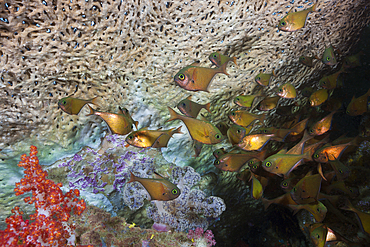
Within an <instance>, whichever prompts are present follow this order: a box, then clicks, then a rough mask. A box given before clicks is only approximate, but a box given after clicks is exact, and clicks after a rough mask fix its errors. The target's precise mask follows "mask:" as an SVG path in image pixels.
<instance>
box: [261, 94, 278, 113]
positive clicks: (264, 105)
mask: <svg viewBox="0 0 370 247" xmlns="http://www.w3.org/2000/svg"><path fill="white" fill-rule="evenodd" d="M279 99H280V97H278V96H276V97H269V98H265V99H264V100H262V101H261V102H260V103H259V105H258V110H260V111H269V110H272V109H274V108H275V107H276V106H277V103H278V101H279Z"/></svg>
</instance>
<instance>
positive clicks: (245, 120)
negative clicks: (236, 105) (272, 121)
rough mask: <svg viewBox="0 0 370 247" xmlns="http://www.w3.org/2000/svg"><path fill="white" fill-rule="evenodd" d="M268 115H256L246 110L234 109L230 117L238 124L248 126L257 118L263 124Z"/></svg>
mask: <svg viewBox="0 0 370 247" xmlns="http://www.w3.org/2000/svg"><path fill="white" fill-rule="evenodd" d="M266 117H267V115H256V114H252V113H249V112H247V111H245V110H239V111H232V112H231V113H230V114H229V118H230V120H231V121H233V122H234V123H235V124H237V125H240V126H244V127H248V126H249V125H250V124H252V123H253V122H254V121H256V120H259V121H260V122H261V123H262V124H263V121H264V120H265V118H266Z"/></svg>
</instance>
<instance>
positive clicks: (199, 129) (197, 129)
mask: <svg viewBox="0 0 370 247" xmlns="http://www.w3.org/2000/svg"><path fill="white" fill-rule="evenodd" d="M168 110H169V111H170V114H171V117H170V119H168V120H167V121H166V122H169V121H173V120H175V119H180V120H181V121H183V122H184V124H185V125H186V128H188V131H189V134H190V135H191V137H192V139H193V140H196V141H198V142H200V143H203V144H216V143H219V142H221V141H222V140H223V137H222V133H221V131H220V130H219V129H217V128H216V126H214V125H213V124H211V123H210V122H208V121H204V120H199V119H196V118H191V117H187V116H183V115H179V114H177V113H176V112H175V111H174V110H173V109H172V108H170V107H168Z"/></svg>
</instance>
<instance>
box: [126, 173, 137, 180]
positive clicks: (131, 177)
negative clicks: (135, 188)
mask: <svg viewBox="0 0 370 247" xmlns="http://www.w3.org/2000/svg"><path fill="white" fill-rule="evenodd" d="M130 174H131V175H130V180H129V181H128V182H127V183H132V182H135V181H136V176H135V175H134V174H133V173H132V172H131V171H130Z"/></svg>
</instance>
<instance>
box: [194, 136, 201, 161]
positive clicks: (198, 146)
mask: <svg viewBox="0 0 370 247" xmlns="http://www.w3.org/2000/svg"><path fill="white" fill-rule="evenodd" d="M193 148H194V152H195V154H194V155H193V157H198V156H199V154H200V152H201V151H202V148H203V143H201V142H198V141H196V140H194V141H193Z"/></svg>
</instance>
